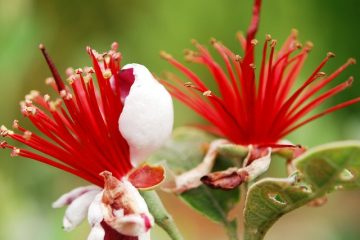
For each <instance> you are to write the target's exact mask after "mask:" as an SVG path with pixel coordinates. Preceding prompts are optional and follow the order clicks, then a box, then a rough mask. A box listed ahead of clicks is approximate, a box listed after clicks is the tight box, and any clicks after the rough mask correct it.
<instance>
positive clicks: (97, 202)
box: [88, 191, 104, 226]
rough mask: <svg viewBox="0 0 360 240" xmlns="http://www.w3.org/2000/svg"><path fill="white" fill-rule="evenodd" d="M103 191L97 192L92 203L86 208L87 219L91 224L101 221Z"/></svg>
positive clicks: (102, 216)
mask: <svg viewBox="0 0 360 240" xmlns="http://www.w3.org/2000/svg"><path fill="white" fill-rule="evenodd" d="M102 196H103V191H101V192H99V193H98V194H97V195H96V196H95V198H94V200H93V201H92V203H91V204H90V206H89V210H88V221H89V224H90V225H91V226H94V225H97V224H100V223H101V221H102V220H103V219H104V214H103V206H102V202H101V199H102Z"/></svg>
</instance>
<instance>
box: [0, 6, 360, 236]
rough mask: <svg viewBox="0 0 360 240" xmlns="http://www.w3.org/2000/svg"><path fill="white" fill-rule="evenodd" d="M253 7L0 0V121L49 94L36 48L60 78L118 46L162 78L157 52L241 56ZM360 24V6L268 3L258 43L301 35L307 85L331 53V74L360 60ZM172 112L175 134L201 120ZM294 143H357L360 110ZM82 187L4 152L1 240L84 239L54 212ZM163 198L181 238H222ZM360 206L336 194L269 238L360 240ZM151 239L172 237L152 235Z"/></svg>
mask: <svg viewBox="0 0 360 240" xmlns="http://www.w3.org/2000/svg"><path fill="white" fill-rule="evenodd" d="M251 4H252V1H251V0H222V1H216V0H196V1H193V0H182V1H174V0H158V1H140V0H133V1H124V0H118V1H110V0H103V1H86V2H85V1H78V0H71V1H70V0H50V1H49V0H46V1H45V0H11V1H10V0H0V121H1V123H4V124H6V125H11V123H12V120H13V119H15V118H16V119H20V120H22V116H21V114H20V112H19V105H18V103H19V101H20V100H22V99H23V96H24V95H25V94H27V93H28V92H29V91H30V90H32V89H38V90H40V91H41V92H46V91H47V90H48V89H47V87H46V86H45V84H44V79H45V78H46V77H47V76H49V75H50V73H49V71H48V69H47V66H46V65H45V63H44V61H43V59H42V56H41V54H40V52H39V50H38V44H39V43H40V42H42V43H44V44H45V45H46V46H47V48H48V50H49V52H50V53H51V55H52V57H53V59H54V60H55V62H56V63H57V65H58V68H59V69H60V70H62V71H63V70H65V69H66V68H67V67H68V66H73V67H75V68H77V67H82V66H85V65H89V64H90V60H89V58H88V55H87V54H86V51H85V46H87V45H90V46H92V47H93V48H95V49H98V50H99V51H104V50H106V49H108V48H109V46H110V44H111V43H112V42H113V41H118V42H119V44H120V48H121V51H122V53H123V55H124V63H125V62H138V63H142V64H145V65H146V66H148V68H149V69H151V70H152V71H153V72H155V73H157V74H158V75H160V74H161V73H162V72H163V71H165V70H166V69H169V68H170V66H169V65H168V64H167V63H166V62H165V61H163V60H162V59H161V58H160V57H159V51H160V50H166V51H168V52H170V53H172V54H173V55H174V56H176V57H178V58H180V59H181V58H182V52H183V50H182V49H184V48H190V47H191V44H190V39H193V38H195V39H197V40H198V41H200V42H202V43H205V44H207V45H209V44H208V43H209V39H210V37H215V38H217V39H219V40H221V41H223V42H224V43H225V44H226V45H228V46H229V47H230V48H232V49H239V47H238V43H237V42H236V40H235V32H236V31H238V30H243V31H245V30H246V27H247V24H248V23H249V20H250V13H251ZM359 24H360V1H357V0H342V1H328V0H317V1H313V0H302V1H297V0H267V1H264V6H263V13H262V19H261V28H260V32H259V35H258V38H259V40H263V39H264V35H265V33H271V35H272V36H273V38H276V39H278V40H279V41H280V43H281V42H282V41H284V40H285V38H286V37H287V35H288V34H289V33H290V30H291V29H292V28H294V27H295V28H297V29H298V30H299V31H300V39H301V40H303V41H306V40H311V41H313V42H314V44H315V48H314V49H313V51H312V53H311V55H310V57H309V60H308V62H307V63H306V66H305V68H304V71H303V72H302V73H301V77H302V80H303V79H304V78H305V77H306V76H307V75H308V74H310V71H311V70H312V69H313V68H315V67H316V66H317V64H318V63H319V62H320V61H321V59H322V58H323V57H324V56H325V54H326V52H327V51H333V52H335V53H336V55H337V57H336V58H335V59H333V60H331V62H330V63H329V64H328V66H327V67H326V68H325V72H329V71H331V69H335V67H337V66H339V65H340V64H342V63H343V62H345V61H346V60H347V58H349V57H355V58H358V59H360V47H359V42H360V33H359V27H358V26H359ZM359 73H360V66H357V65H355V66H352V67H350V68H349V69H348V70H347V71H346V72H345V73H344V74H342V75H341V77H339V79H338V81H341V80H345V79H346V78H347V77H348V76H350V75H354V76H355V79H356V78H360V74H359ZM204 76H206V75H204ZM300 81H301V79H300ZM359 88H360V83H359V81H355V83H354V85H353V87H352V88H351V89H349V90H347V91H346V92H344V93H343V94H341V96H339V97H336V98H334V99H331V100H330V101H328V102H327V105H326V106H329V105H331V104H334V103H337V102H340V101H342V100H345V99H350V98H352V97H355V96H359V95H360V91H359ZM175 109H176V123H175V124H176V126H180V125H183V124H185V123H189V122H194V121H198V120H199V119H198V118H197V116H196V115H195V114H193V113H192V112H190V111H189V110H188V109H186V108H185V107H183V106H181V105H180V104H178V103H176V104H175ZM289 139H290V140H292V141H293V142H295V143H301V144H303V145H307V146H314V145H317V144H321V143H325V142H329V141H335V140H341V139H360V109H359V105H356V106H352V107H349V108H347V109H344V110H341V111H340V112H337V113H335V114H332V115H331V116H327V117H325V118H322V119H320V120H318V121H316V122H314V123H311V124H309V125H308V126H306V127H304V128H302V129H301V130H299V131H297V132H295V133H293V134H292V135H291V136H289ZM104 148H106V146H104ZM283 172H284V166H283V162H282V161H276V162H274V163H273V165H272V169H271V171H270V174H272V175H276V176H283V175H284V173H283ZM83 184H85V183H84V182H83V181H81V180H79V179H78V178H76V177H73V176H71V175H69V174H66V173H63V172H60V171H58V170H56V169H53V168H50V167H48V166H45V165H41V164H38V163H36V162H34V161H30V160H27V159H20V158H10V156H9V153H8V152H7V151H0V239H2V240H10V239H11V240H23V239H34V240H49V239H53V240H57V239H74V240H79V239H86V235H87V233H88V226H87V224H82V226H81V227H80V228H78V229H76V230H74V231H73V232H71V233H65V232H63V231H62V229H61V221H62V217H63V213H64V210H63V209H60V210H59V209H57V210H53V209H51V202H52V201H53V200H54V199H56V198H57V197H58V196H59V195H61V194H62V193H64V192H66V191H68V190H70V189H72V188H74V187H77V186H79V185H83ZM162 196H163V199H164V201H165V204H166V206H168V208H169V210H170V211H171V212H172V214H173V215H174V217H175V219H176V220H177V222H178V225H179V227H180V228H181V230H182V231H183V232H184V235H185V239H187V240H197V239H208V240H219V239H225V235H224V232H223V230H222V229H221V227H220V226H218V225H215V224H214V223H212V222H210V221H209V220H207V219H205V218H204V217H202V216H200V215H199V214H197V213H194V212H192V211H191V210H190V209H189V208H188V207H187V206H186V205H185V204H183V203H182V202H180V201H179V200H178V199H176V198H175V197H174V196H171V195H167V194H162ZM359 202H360V192H346V193H336V194H332V195H331V196H330V198H329V202H328V203H327V204H326V205H325V206H323V207H321V208H309V207H303V208H301V209H298V210H296V211H294V212H293V213H291V214H289V215H287V216H285V217H283V218H282V219H281V220H280V221H279V222H278V223H276V224H275V226H274V227H273V228H272V229H271V230H270V232H269V233H268V235H267V238H266V239H275V240H277V239H294V240H297V239H299V240H300V239H318V240H336V239H346V240H351V239H360V228H359V217H360V205H359ZM238 214H240V212H238ZM153 239H156V240H157V239H160V240H162V239H164V240H165V239H168V238H167V237H166V235H165V234H164V233H163V232H162V230H161V229H158V228H156V229H155V230H154V231H153Z"/></svg>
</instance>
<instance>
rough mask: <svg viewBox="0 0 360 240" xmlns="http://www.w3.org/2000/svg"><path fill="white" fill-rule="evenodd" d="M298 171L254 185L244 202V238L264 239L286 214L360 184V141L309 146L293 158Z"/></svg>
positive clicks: (246, 239)
mask: <svg viewBox="0 0 360 240" xmlns="http://www.w3.org/2000/svg"><path fill="white" fill-rule="evenodd" d="M294 164H295V166H296V168H297V169H298V172H297V173H295V174H294V175H293V176H290V177H289V178H286V179H275V178H266V179H263V180H260V181H258V182H257V183H255V184H253V185H252V186H251V187H250V188H249V191H248V196H247V199H246V203H245V211H244V217H245V233H244V234H245V238H244V239H245V240H260V239H263V238H264V236H265V234H266V232H267V230H268V229H269V228H270V227H271V226H272V225H273V224H274V223H275V222H276V221H277V220H278V219H279V218H280V217H281V216H282V215H284V214H286V213H288V212H290V211H292V210H294V209H296V208H299V207H301V206H303V205H305V204H307V203H309V202H311V201H312V200H315V199H317V198H320V197H323V196H324V195H325V194H326V193H328V192H331V191H333V190H335V189H354V188H359V187H360V175H359V173H360V142H359V141H345V142H337V143H331V144H326V145H322V146H319V147H316V148H313V149H310V150H309V151H307V152H306V153H305V154H303V155H302V156H300V157H299V158H297V159H296V160H294Z"/></svg>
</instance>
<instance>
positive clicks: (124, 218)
mask: <svg viewBox="0 0 360 240" xmlns="http://www.w3.org/2000/svg"><path fill="white" fill-rule="evenodd" d="M101 175H102V176H103V177H104V179H105V188H104V194H103V197H102V203H103V206H104V212H103V213H104V221H105V222H106V224H108V225H109V226H110V227H111V228H113V229H114V230H116V231H117V232H119V233H121V234H123V235H127V236H134V237H135V236H140V235H142V234H144V233H146V232H148V230H149V229H150V228H151V227H152V226H153V225H154V218H153V216H152V215H151V214H150V213H149V209H148V207H147V205H146V203H145V200H144V199H143V198H142V197H141V195H140V193H139V192H138V190H137V189H136V188H135V187H134V186H133V185H132V184H131V183H130V182H129V181H128V180H127V179H126V178H123V179H121V180H118V179H116V178H115V177H113V176H112V175H111V173H110V172H103V173H102V174H101Z"/></svg>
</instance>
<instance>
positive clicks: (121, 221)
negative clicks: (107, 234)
mask: <svg viewBox="0 0 360 240" xmlns="http://www.w3.org/2000/svg"><path fill="white" fill-rule="evenodd" d="M152 225H153V218H152V216H151V215H140V214H128V215H125V216H123V217H120V218H116V219H115V220H114V221H112V222H111V227H112V228H113V229H115V230H116V231H118V232H119V233H121V234H123V235H126V236H132V237H137V236H141V235H143V234H144V233H146V232H148V231H149V229H150V228H151V226H152Z"/></svg>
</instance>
